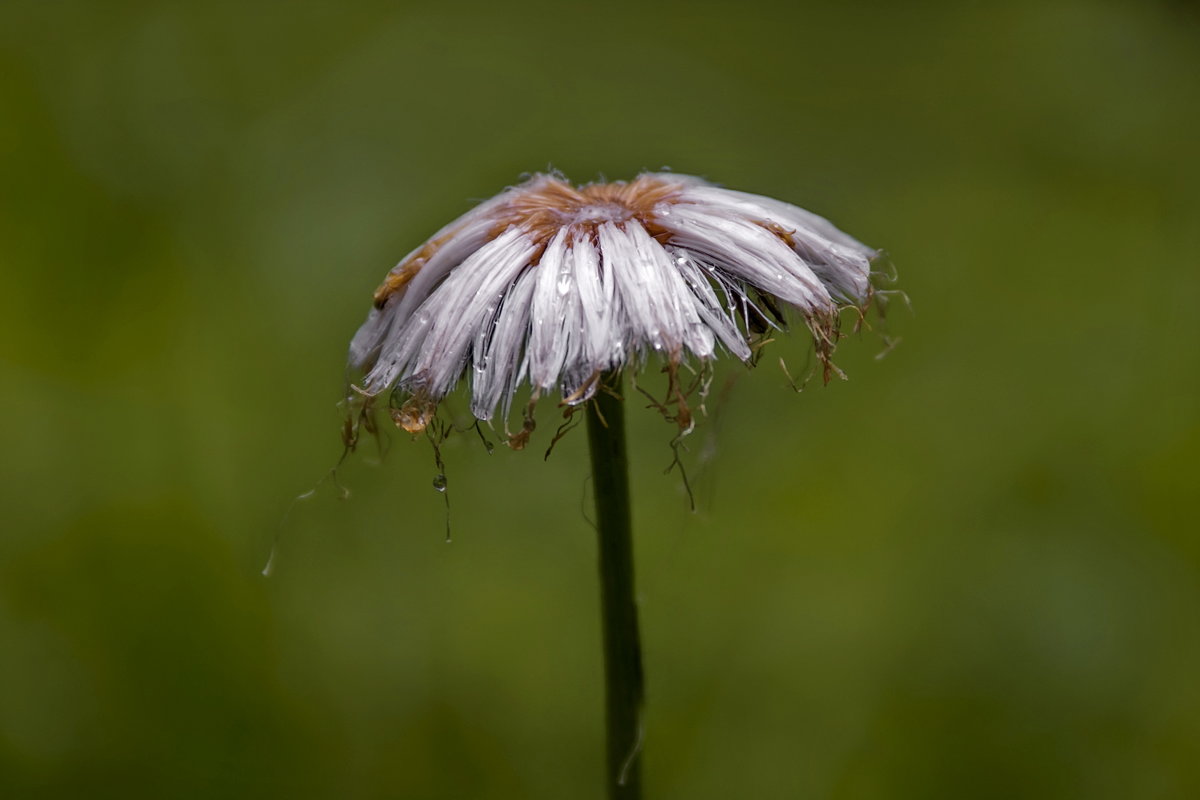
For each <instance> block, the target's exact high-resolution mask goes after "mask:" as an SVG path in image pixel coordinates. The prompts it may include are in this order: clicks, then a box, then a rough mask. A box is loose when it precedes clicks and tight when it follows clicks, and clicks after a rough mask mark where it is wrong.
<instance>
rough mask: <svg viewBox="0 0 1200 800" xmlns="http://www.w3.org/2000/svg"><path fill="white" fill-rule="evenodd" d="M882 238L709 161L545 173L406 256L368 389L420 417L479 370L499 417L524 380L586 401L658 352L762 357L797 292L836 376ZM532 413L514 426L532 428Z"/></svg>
mask: <svg viewBox="0 0 1200 800" xmlns="http://www.w3.org/2000/svg"><path fill="white" fill-rule="evenodd" d="M876 255H877V251H875V250H873V249H871V248H869V247H867V246H866V245H864V244H862V243H861V242H859V241H857V240H856V239H854V238H852V237H851V236H849V235H847V234H845V233H843V232H842V231H840V230H838V229H837V228H836V227H835V226H834V225H833V224H832V223H830V222H829V221H828V220H826V219H824V218H822V217H819V216H817V215H815V214H812V213H811V212H808V211H805V210H804V209H801V208H799V207H797V206H793V205H790V204H788V203H784V202H781V201H779V200H774V199H771V198H768V197H763V196H760V195H754V194H747V193H745V192H738V191H733V190H729V189H724V188H721V187H718V186H715V185H713V184H710V183H708V182H706V181H703V180H701V179H699V178H693V177H689V176H684V175H674V174H669V173H645V174H642V175H639V176H638V177H636V178H634V179H633V180H631V181H614V182H609V183H590V184H585V185H583V186H573V185H571V184H570V183H568V182H567V181H565V180H563V179H562V178H561V177H558V176H555V175H544V174H538V175H534V176H532V177H530V178H529V179H528V180H526V181H525V182H524V183H521V184H519V185H517V186H514V187H511V188H509V189H507V190H506V191H504V192H502V193H501V194H499V195H497V196H496V197H494V198H492V199H490V200H488V201H485V202H484V203H482V204H480V205H479V206H477V207H476V208H474V209H473V210H471V211H469V212H467V213H466V214H464V215H463V216H461V217H459V218H458V219H456V220H454V221H453V222H451V223H450V224H448V225H446V226H445V227H444V228H442V229H441V230H440V231H438V232H436V233H435V234H434V235H433V236H432V237H430V238H429V239H428V240H427V241H426V242H424V243H423V244H421V245H420V246H419V247H418V248H416V249H415V250H413V251H412V252H411V253H409V254H408V255H407V256H405V257H404V258H403V259H402V260H401V261H400V263H399V264H397V265H396V266H395V267H394V268H393V269H392V270H391V271H390V272H389V273H388V275H387V277H386V278H385V279H384V281H383V283H382V284H381V285H380V286H379V288H378V289H377V290H376V292H375V295H374V301H375V302H374V306H373V308H372V309H371V312H370V314H369V316H368V318H367V320H366V322H365V323H363V325H362V327H361V328H360V329H359V331H358V333H357V334H356V335H355V337H354V339H353V341H352V342H351V345H350V354H349V362H350V366H351V367H352V368H353V369H355V370H360V371H361V372H362V373H363V378H362V381H361V383H360V384H359V385H358V386H356V389H357V391H358V393H359V394H360V395H361V396H362V397H364V398H367V399H368V400H369V399H370V398H373V397H376V396H378V395H380V394H384V393H386V392H391V393H392V396H393V397H396V396H397V394H398V395H399V397H400V401H399V402H398V403H394V407H393V409H392V416H393V420H394V421H395V422H396V424H397V425H399V426H400V427H401V428H403V429H404V430H406V431H408V432H410V433H416V432H420V431H421V430H423V429H424V428H425V427H426V426H427V425H428V424H429V423H430V421H431V420H432V418H433V415H434V413H435V412H436V409H437V405H438V403H440V402H441V400H442V399H444V398H445V397H446V395H448V394H449V393H450V392H451V391H453V390H454V388H455V387H456V386H457V385H458V383H459V382H460V381H461V380H463V379H464V378H465V379H466V380H467V381H468V382H469V383H470V400H471V412H472V414H474V416H475V417H476V418H477V419H480V420H489V419H491V418H492V417H493V415H494V414H495V413H496V410H497V408H499V409H500V410H501V413H502V415H503V417H504V418H507V417H508V415H509V412H510V410H511V406H512V403H513V398H514V395H515V394H516V392H517V390H518V387H519V386H521V385H523V384H526V383H527V384H528V385H529V386H530V387H531V389H532V395H533V398H534V400H536V398H537V397H539V396H541V395H544V394H548V393H558V394H559V395H560V396H561V398H562V400H563V402H564V403H565V404H567V405H575V404H579V403H583V402H585V401H587V400H588V399H589V398H590V397H591V396H592V395H593V394H594V392H595V391H596V388H597V386H598V384H599V381H598V380H597V379H598V377H599V375H600V374H602V373H604V372H606V371H609V370H614V369H622V368H625V367H629V366H635V367H636V366H640V365H641V364H643V363H644V362H645V360H646V358H647V357H648V356H650V355H652V354H657V355H658V356H660V357H662V358H663V359H664V360H666V362H667V363H668V365H669V367H670V369H671V370H672V374H673V370H674V369H675V368H676V367H677V366H678V365H679V364H681V363H684V362H686V361H691V360H694V361H698V362H701V363H705V364H706V363H707V362H709V361H711V360H712V359H714V358H716V357H717V355H718V353H719V352H722V351H723V352H726V353H728V354H730V355H732V356H734V357H736V358H738V359H740V360H741V361H745V362H752V361H753V359H754V354H755V346H756V342H758V341H759V339H760V337H761V336H762V335H763V333H764V332H765V331H768V330H770V329H772V328H777V327H782V326H783V324H784V317H783V314H782V311H781V306H782V307H790V308H791V309H793V310H794V311H796V312H798V314H799V315H800V317H801V318H802V319H803V321H804V323H805V325H806V326H807V328H808V329H809V331H810V332H811V334H812V337H813V342H814V346H815V349H816V352H817V355H818V357H819V358H820V359H821V361H822V363H823V364H825V366H826V377H827V378H828V375H829V374H830V371H831V369H835V368H832V367H831V365H830V363H829V361H828V358H829V355H830V354H831V353H832V351H833V348H834V347H835V345H836V342H837V338H838V313H839V311H840V310H841V309H842V308H844V307H846V306H853V307H855V308H857V309H859V311H860V312H862V311H865V309H866V307H867V305H868V304H869V303H870V301H871V298H872V288H871V280H870V279H871V275H872V270H871V262H872V260H873V259H874V258H875V257H876ZM405 398H406V399H405ZM530 413H531V412H527V413H526V426H525V429H524V430H523V431H522V433H521V434H519V435H518V437H514V440H517V439H519V441H520V442H521V443H523V442H524V441H525V440H526V439H527V438H528V433H529V431H531V430H532V418H531V416H530ZM688 419H689V425H690V416H689V417H688ZM681 424H682V423H681Z"/></svg>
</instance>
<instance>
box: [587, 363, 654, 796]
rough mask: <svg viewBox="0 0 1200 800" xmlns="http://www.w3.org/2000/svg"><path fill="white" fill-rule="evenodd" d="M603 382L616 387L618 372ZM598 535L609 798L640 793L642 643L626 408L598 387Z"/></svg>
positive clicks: (591, 409)
mask: <svg viewBox="0 0 1200 800" xmlns="http://www.w3.org/2000/svg"><path fill="white" fill-rule="evenodd" d="M605 385H606V386H610V387H612V389H613V391H614V392H619V391H620V386H621V381H620V377H619V376H613V375H606V376H605ZM587 426H588V445H589V449H590V450H591V456H592V486H593V490H594V493H595V495H596V533H597V534H598V536H599V540H600V604H601V617H602V620H603V626H604V687H605V721H606V725H607V729H608V762H607V770H606V772H605V785H606V787H607V789H608V797H609V798H610V800H638V798H641V796H642V763H641V762H642V758H641V748H642V719H641V716H642V696H643V694H642V644H641V638H640V636H639V635H638V619H637V606H636V604H635V602H634V595H633V539H632V524H631V521H630V519H631V517H630V511H629V469H628V466H627V462H626V459H625V409H624V405H623V403H622V401H621V400H620V399H618V398H617V397H614V396H613V395H610V394H608V393H606V392H605V391H604V389H603V388H601V389H600V390H599V391H597V392H596V397H595V399H594V400H593V401H592V402H591V403H590V404H589V405H588V410H587Z"/></svg>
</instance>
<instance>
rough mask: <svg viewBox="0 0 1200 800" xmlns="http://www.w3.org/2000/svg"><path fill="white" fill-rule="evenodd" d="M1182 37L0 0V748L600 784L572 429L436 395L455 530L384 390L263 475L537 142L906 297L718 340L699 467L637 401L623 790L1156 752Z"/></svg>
mask: <svg viewBox="0 0 1200 800" xmlns="http://www.w3.org/2000/svg"><path fill="white" fill-rule="evenodd" d="M1198 74H1200V13H1198V12H1197V10H1196V7H1195V6H1194V5H1190V4H1186V3H1165V2H1132V1H1131V2H1019V3H1011V4H1004V5H990V4H982V3H980V4H964V3H950V2H945V3H916V4H895V5H893V4H885V3H852V4H851V3H846V4H834V3H830V4H820V5H817V4H798V5H791V4H782V3H781V4H778V5H767V4H749V5H737V6H735V5H733V4H719V3H706V2H699V3H686V4H684V3H680V4H671V5H666V4H649V3H647V4H624V3H617V2H609V3H604V4H596V5H592V6H584V5H568V4H563V3H549V2H547V3H532V2H522V3H519V4H504V3H496V4H477V5H467V4H446V5H438V4H433V3H425V4H413V5H403V4H392V5H359V4H353V5H351V4H345V5H343V4H332V3H330V4H315V3H292V4H283V3H240V4H235V3H224V2H217V3H203V4H202V3H170V2H159V3H117V2H111V3H109V2H105V3H98V2H95V3H66V2H53V3H52V2H13V0H8V2H5V3H4V4H3V5H2V6H0V109H2V113H3V119H2V122H0V182H2V186H3V192H2V193H0V208H2V213H0V264H2V265H3V275H4V285H3V291H0V333H2V335H0V347H2V350H0V389H2V391H0V420H2V421H0V448H2V451H3V461H2V464H3V472H2V474H0V514H2V517H0V524H2V527H3V534H2V536H0V795H2V796H3V797H6V798H8V797H12V798H25V797H122V798H130V797H154V798H165V797H178V798H190V797H196V798H208V797H229V798H237V797H256V798H258V797H290V798H330V797H338V798H464V797H469V798H502V797H503V798H565V797H570V798H576V797H583V798H586V797H594V798H599V797H600V796H601V792H600V783H601V769H602V746H603V745H602V743H603V733H602V730H601V717H602V714H601V708H602V706H601V696H600V662H599V658H600V656H599V629H598V620H597V616H598V604H597V598H596V586H595V574H594V573H595V566H594V557H595V553H594V543H593V539H592V536H593V534H592V530H591V528H589V527H588V524H587V522H586V521H585V519H584V517H583V513H582V512H581V507H582V506H583V505H584V504H585V503H586V502H587V499H588V495H587V486H586V477H587V465H586V455H585V445H586V441H585V439H586V437H585V436H583V435H582V432H581V431H577V432H576V433H575V434H573V435H571V436H568V437H567V438H566V439H565V440H564V441H563V442H561V444H560V446H559V448H558V450H557V451H556V453H555V454H554V456H553V457H552V458H551V459H550V461H549V462H544V461H543V460H542V457H541V454H542V450H543V449H544V447H545V445H546V443H547V441H548V439H549V436H550V434H551V432H552V430H553V427H554V419H553V417H554V410H553V408H552V407H549V406H547V407H544V408H543V409H542V413H541V419H542V425H541V427H540V428H539V429H538V432H537V435H536V438H535V440H534V444H533V446H532V447H531V448H530V449H529V450H527V451H525V452H521V453H514V452H510V451H507V450H504V449H500V448H498V449H497V451H496V452H495V454H494V455H491V456H488V455H487V454H486V453H485V452H484V451H483V448H482V447H481V446H480V445H479V442H478V441H477V440H474V439H473V438H472V437H470V436H459V437H453V438H451V440H450V441H448V442H447V443H446V445H445V448H444V455H445V457H446V460H447V463H448V474H449V478H450V485H451V506H452V507H451V513H452V522H453V531H454V541H453V543H451V544H449V545H448V544H446V542H445V541H444V522H445V516H444V514H445V512H444V508H443V505H442V497H441V496H440V495H438V494H437V493H436V492H434V491H433V489H432V488H431V486H430V481H431V479H432V477H433V475H434V472H435V470H434V465H433V457H432V455H431V453H430V449H429V447H428V445H427V443H425V442H424V441H416V442H410V441H409V440H408V437H405V436H402V435H399V434H398V433H397V434H393V435H392V436H391V437H390V443H391V447H390V451H389V452H388V453H387V455H386V457H385V458H384V459H383V460H382V462H379V459H377V458H375V457H374V450H373V447H367V448H364V449H363V451H362V452H361V453H360V454H359V455H357V456H355V457H354V458H352V459H350V460H349V461H348V462H347V464H346V466H345V467H344V469H343V470H342V472H341V480H342V482H343V483H344V484H345V485H346V486H347V487H349V488H350V490H351V491H352V497H351V498H350V499H349V500H345V501H343V500H341V499H339V498H338V492H337V491H336V489H335V488H334V487H333V486H332V485H331V484H329V483H328V482H327V483H325V484H322V485H321V486H320V488H319V489H318V491H317V493H316V495H315V497H314V498H313V499H311V500H308V501H306V502H302V503H298V504H296V505H295V506H294V507H292V508H291V511H290V513H288V509H289V504H290V503H291V501H292V498H293V497H295V496H296V495H298V494H300V493H302V492H304V491H306V490H308V489H310V488H311V487H313V485H314V484H316V483H317V482H318V481H319V480H320V479H321V477H322V475H324V474H325V473H326V472H327V470H328V469H329V468H330V467H331V466H332V465H333V464H334V462H335V461H336V459H337V456H338V454H339V452H340V445H339V441H338V432H339V423H340V416H339V412H338V410H337V408H336V403H337V401H338V399H339V396H340V392H341V390H342V387H343V380H344V372H343V368H344V357H345V349H346V345H347V343H348V341H349V338H350V336H351V335H352V334H353V332H354V331H355V329H356V328H357V326H358V324H359V323H360V322H361V320H362V319H363V318H364V316H365V314H366V312H367V309H368V307H369V303H370V294H371V292H372V290H373V289H374V287H375V286H376V284H377V283H378V282H379V280H380V279H381V278H382V276H383V274H384V273H385V272H386V270H387V269H388V268H389V267H390V266H391V265H392V264H393V263H394V262H395V261H396V260H398V259H399V258H400V257H401V256H402V255H403V254H404V253H405V252H407V251H408V250H409V249H410V248H412V247H413V246H415V245H416V244H417V243H419V242H420V241H421V240H422V239H424V238H425V237H426V236H428V235H429V234H430V233H431V232H432V231H433V230H434V229H436V228H437V227H438V226H439V225H441V224H442V223H443V222H445V221H447V220H449V219H451V218H453V217H454V216H457V215H458V214H460V213H461V212H463V211H465V210H466V209H468V208H469V207H470V205H471V203H472V202H473V201H475V200H478V199H481V198H485V197H488V196H490V195H492V194H494V193H496V192H497V191H499V190H500V189H501V188H503V187H504V186H505V185H507V184H510V183H513V182H514V181H516V180H517V179H518V177H519V175H520V174H521V173H523V172H527V171H532V170H539V169H545V168H546V167H547V166H550V165H553V166H554V167H557V168H559V169H561V170H563V171H564V172H565V173H566V174H567V175H569V176H571V177H572V178H574V179H575V180H580V181H582V180H589V179H593V178H596V177H598V176H600V175H605V176H608V177H610V178H619V177H629V176H632V175H633V174H635V173H636V172H637V171H639V170H641V169H646V168H649V169H657V168H661V167H664V166H669V167H670V168H672V169H674V170H676V171H679V172H685V173H694V174H701V175H704V176H707V177H708V178H710V179H712V180H715V181H719V182H721V183H723V184H725V185H728V186H731V187H734V188H740V189H744V190H747V191H753V192H759V193H763V194H768V195H772V196H777V197H780V198H783V199H786V200H789V201H791V202H794V203H797V204H800V205H803V206H806V207H808V208H811V209H812V210H814V211H817V212H818V213H821V214H824V215H826V216H829V217H830V218H832V219H833V220H835V221H836V222H837V223H838V224H839V225H840V226H842V227H843V228H845V229H846V230H848V231H850V232H852V233H853V234H854V235H856V236H858V237H860V238H861V239H863V240H864V241H866V242H868V243H870V244H872V245H874V246H877V247H885V248H887V249H888V250H889V251H890V253H891V254H892V257H893V260H894V261H895V263H896V264H897V265H898V267H899V271H900V275H901V285H902V287H903V288H904V289H906V290H907V291H908V292H909V294H910V295H911V296H912V298H913V303H914V307H915V310H914V312H913V313H909V312H907V311H905V310H904V309H903V308H899V307H897V308H896V309H895V313H894V314H893V315H892V317H891V319H890V323H891V330H892V333H893V334H894V335H898V336H901V337H902V338H903V342H902V343H901V344H900V346H899V347H898V348H896V349H895V350H894V351H893V352H892V353H890V355H889V356H888V357H887V358H886V359H883V360H881V361H876V360H875V359H874V356H875V354H876V353H877V352H878V351H879V350H880V349H881V344H880V341H879V340H878V338H877V337H874V336H864V337H861V338H851V339H848V340H846V341H844V342H843V346H842V347H841V349H840V350H839V352H838V363H839V364H840V366H841V367H842V368H843V369H845V370H846V371H847V373H848V374H849V375H850V380H849V381H848V382H835V383H834V384H831V385H830V386H828V387H826V388H821V387H819V386H817V385H816V382H814V383H813V384H810V386H809V388H808V389H807V390H806V391H805V392H804V393H803V394H801V395H799V396H797V395H796V394H794V393H793V392H791V391H790V390H789V389H788V388H787V380H786V378H785V377H784V376H783V374H782V372H781V371H780V370H779V369H778V367H777V365H776V364H775V363H774V362H775V361H776V358H775V356H776V355H783V356H785V357H787V359H788V361H789V364H791V365H793V368H796V365H798V364H802V363H803V360H804V352H805V346H804V343H803V342H802V341H801V338H802V337H800V336H796V337H795V338H794V339H793V340H791V341H789V342H787V343H783V344H781V345H780V346H779V347H778V348H777V349H775V350H773V351H771V352H770V353H769V357H768V358H767V359H766V360H765V363H764V364H763V365H762V366H761V367H760V368H759V369H758V370H755V371H753V372H751V373H749V374H745V370H743V369H741V368H740V367H737V366H736V365H730V366H729V367H727V368H725V369H724V370H723V371H722V373H721V375H720V376H719V378H718V381H717V384H716V390H714V398H713V400H712V402H710V404H709V411H710V417H709V419H708V421H707V422H705V423H704V424H703V425H702V427H701V429H700V431H699V432H698V433H697V434H696V435H695V436H694V437H693V439H692V440H691V444H692V452H691V455H690V461H689V463H690V464H691V467H692V474H691V477H692V478H693V480H694V482H695V484H696V487H697V494H698V501H699V511H698V512H697V513H695V514H691V513H689V512H688V510H687V504H686V498H685V496H684V494H683V492H682V489H681V483H680V480H679V477H678V475H677V474H672V475H663V473H662V470H663V468H664V467H665V466H666V465H667V463H668V462H669V460H670V451H669V449H668V447H667V441H668V439H669V438H670V436H671V434H672V431H671V428H670V426H669V425H667V424H665V423H664V422H663V421H662V420H661V419H659V418H658V417H657V416H656V415H655V413H654V412H652V411H648V410H642V409H641V408H640V407H638V406H637V405H635V406H634V407H633V408H631V425H632V426H633V446H632V447H633V455H634V459H635V465H634V475H633V479H634V485H635V502H636V507H635V522H636V528H637V531H636V536H637V551H638V552H637V555H638V559H639V561H638V569H639V575H638V579H639V590H640V598H641V608H642V614H643V628H644V637H645V646H646V663H647V670H648V679H649V687H648V692H649V705H648V709H647V716H646V726H647V732H646V742H647V743H646V776H647V778H646V779H647V782H648V794H649V796H650V797H654V798H688V799H689V800H691V799H693V798H729V797H747V798H941V797H945V798H963V797H969V798H975V797H983V798H991V797H995V798H1013V797H1053V798H1191V797H1197V796H1200V571H1198V569H1200V541H1198V539H1197V531H1198V530H1200V519H1198V516H1200V515H1198V513H1197V503H1196V500H1197V483H1198V478H1200V466H1198V462H1200V399H1198V398H1200V334H1198V332H1197V324H1196V322H1197V313H1196V305H1195V304H1196V302H1197V297H1198V295H1200V271H1198V270H1197V266H1198V265H1197V254H1198V253H1200V233H1198V231H1200V225H1198V224H1197V223H1198V220H1200V203H1198V201H1197V186H1200V153H1198V147H1197V141H1200V81H1198V80H1197V75H1198ZM735 379H736V380H735ZM727 386H731V387H732V388H729V389H728V390H726V387H727ZM717 395H721V397H720V398H719V400H718V398H717ZM285 515H286V519H285ZM277 531H282V540H281V545H280V550H279V554H278V559H277V571H276V573H275V575H274V576H273V577H272V578H270V579H265V578H263V577H261V576H260V575H259V570H260V569H261V568H262V566H263V564H264V562H265V561H266V559H267V555H268V553H269V552H270V550H271V543H272V540H273V538H274V537H275V535H276V532H277Z"/></svg>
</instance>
